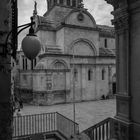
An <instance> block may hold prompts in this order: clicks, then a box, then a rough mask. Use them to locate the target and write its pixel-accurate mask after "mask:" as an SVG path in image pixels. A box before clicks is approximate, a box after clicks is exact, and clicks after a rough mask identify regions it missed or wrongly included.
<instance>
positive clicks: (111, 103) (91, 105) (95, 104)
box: [21, 99, 116, 131]
mask: <svg viewBox="0 0 140 140" xmlns="http://www.w3.org/2000/svg"><path fill="white" fill-rule="evenodd" d="M75 106H76V122H77V123H78V124H79V128H80V131H82V130H84V129H86V128H88V127H90V126H93V125H94V124H96V123H98V122H100V121H102V120H103V119H106V118H107V117H113V116H115V113H116V100H115V99H109V100H99V101H90V102H82V103H76V105H75ZM50 112H59V113H61V114H62V115H64V116H66V117H68V118H70V119H73V104H59V105H53V106H31V105H24V107H23V109H22V110H21V115H29V114H40V113H50Z"/></svg>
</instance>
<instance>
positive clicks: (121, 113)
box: [106, 0, 132, 140]
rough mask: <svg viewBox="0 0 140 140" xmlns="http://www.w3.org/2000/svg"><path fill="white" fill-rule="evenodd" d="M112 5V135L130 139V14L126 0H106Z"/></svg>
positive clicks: (121, 139)
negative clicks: (114, 107) (114, 88)
mask: <svg viewBox="0 0 140 140" xmlns="http://www.w3.org/2000/svg"><path fill="white" fill-rule="evenodd" d="M106 1H107V2H108V3H109V4H111V5H113V7H114V11H113V12H112V15H113V16H114V20H112V24H114V26H115V31H116V54H117V60H116V69H117V70H116V73H117V75H116V76H117V77H116V78H117V95H116V100H117V101H116V103H117V110H116V116H115V118H114V123H113V124H114V132H115V133H114V137H115V138H117V139H119V140H131V137H132V135H131V133H129V132H130V131H131V128H132V127H131V124H132V121H131V99H132V98H131V92H130V91H131V87H130V24H129V22H130V16H129V5H128V3H127V1H126V0H106Z"/></svg>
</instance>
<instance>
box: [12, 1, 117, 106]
mask: <svg viewBox="0 0 140 140" xmlns="http://www.w3.org/2000/svg"><path fill="white" fill-rule="evenodd" d="M46 2H47V11H46V13H45V14H44V15H43V16H39V15H38V13H37V3H36V2H35V6H34V12H33V18H34V21H35V26H34V29H35V32H36V35H37V36H38V37H39V39H40V41H41V44H42V48H41V52H40V54H39V55H38V56H37V58H36V59H34V60H33V61H31V62H30V61H29V60H27V58H26V57H25V56H24V55H23V52H22V50H21V51H19V52H18V57H19V58H18V60H19V62H18V74H17V77H18V78H16V79H17V80H16V82H15V87H16V91H17V92H16V93H17V94H18V96H20V98H22V99H23V101H24V102H30V103H33V104H37V105H52V104H58V103H70V102H73V101H75V102H82V101H90V100H98V99H101V98H106V97H111V96H113V94H115V92H116V65H115V63H116V57H115V56H116V55H115V49H116V48H115V32H114V28H113V27H109V26H106V25H98V24H96V21H95V19H94V17H93V16H92V15H91V14H90V13H89V12H88V10H87V9H85V8H84V4H83V1H82V0H46Z"/></svg>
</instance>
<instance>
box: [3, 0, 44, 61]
mask: <svg viewBox="0 0 140 140" xmlns="http://www.w3.org/2000/svg"><path fill="white" fill-rule="evenodd" d="M11 2H12V30H11V31H10V32H9V33H8V35H7V37H6V41H5V46H4V47H3V49H2V50H3V52H2V54H1V55H3V56H4V57H6V56H7V55H11V56H12V57H13V58H14V59H16V51H17V44H18V43H17V38H18V35H19V33H21V32H22V31H23V30H25V29H26V28H28V27H30V29H29V34H28V35H27V36H26V37H25V38H24V39H23V41H22V50H23V53H24V54H25V56H26V57H27V58H28V59H30V60H33V59H34V58H35V57H36V56H37V54H38V53H39V52H40V49H41V43H40V41H39V39H38V37H37V36H36V35H35V34H34V29H33V25H34V24H35V22H34V21H33V17H31V22H30V23H27V24H23V25H20V26H17V21H18V8H17V0H12V1H11ZM19 28H20V30H19V31H18V29H19ZM11 35H12V37H11V40H12V41H11V42H8V41H9V37H10V36H11Z"/></svg>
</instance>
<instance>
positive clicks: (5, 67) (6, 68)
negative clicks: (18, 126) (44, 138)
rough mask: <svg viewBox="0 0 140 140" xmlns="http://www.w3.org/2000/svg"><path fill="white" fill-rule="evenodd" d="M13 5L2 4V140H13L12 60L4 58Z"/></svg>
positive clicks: (0, 65) (0, 95)
mask: <svg viewBox="0 0 140 140" xmlns="http://www.w3.org/2000/svg"><path fill="white" fill-rule="evenodd" d="M10 7H11V3H10V0H3V1H2V2H1V3H0V139H1V140H12V119H13V108H12V102H11V66H10V63H11V59H10V57H3V55H2V53H3V52H2V49H3V47H5V40H6V36H7V34H8V32H9V30H10V29H11V15H10V12H11V8H10Z"/></svg>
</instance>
